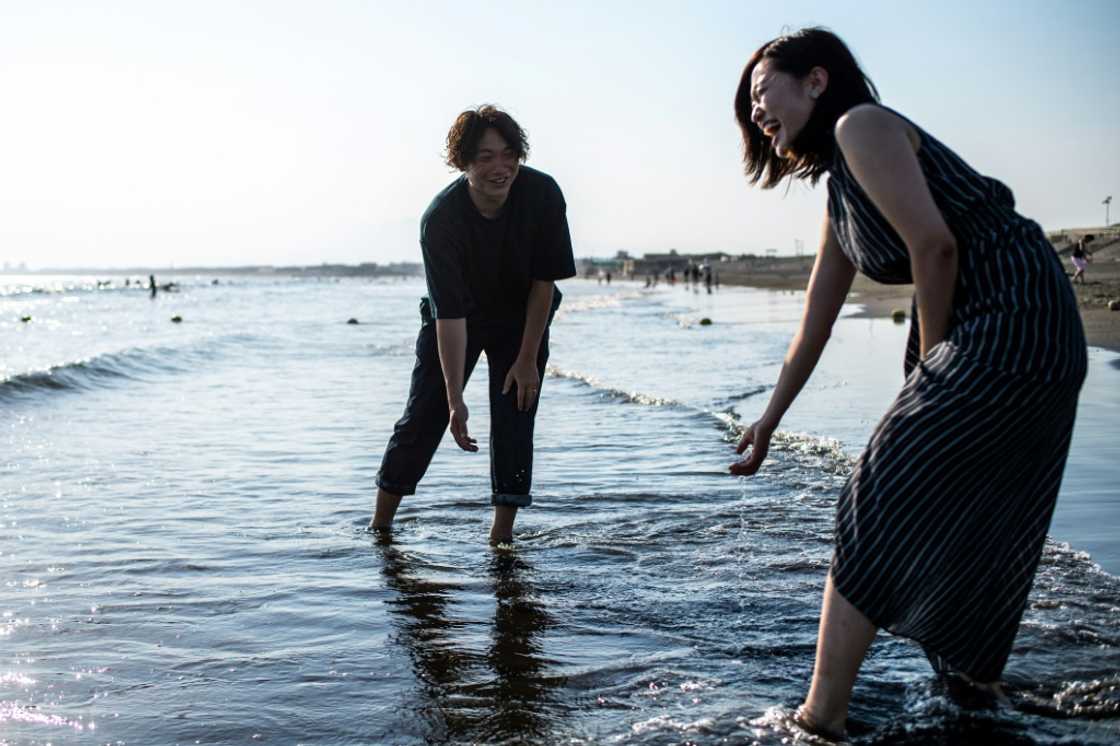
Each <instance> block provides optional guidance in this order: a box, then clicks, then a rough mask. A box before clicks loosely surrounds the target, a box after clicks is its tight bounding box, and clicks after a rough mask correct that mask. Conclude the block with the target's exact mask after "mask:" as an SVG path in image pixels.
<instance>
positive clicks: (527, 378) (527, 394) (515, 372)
mask: <svg viewBox="0 0 1120 746" xmlns="http://www.w3.org/2000/svg"><path fill="white" fill-rule="evenodd" d="M515 384H516V385H517V408H518V409H519V410H521V411H522V412H528V411H529V410H530V409H532V408H533V402H535V401H536V400H537V395H538V394H539V393H540V390H541V375H540V373H538V372H537V366H536V363H534V362H533V361H531V360H530V361H528V362H526V361H524V360H522V359H521V358H520V357H518V358H517V360H516V361H515V362H514V364H513V367H512V368H510V369H509V373H506V382H505V383H504V384H502V393H503V394H508V393H509V390H510V387H511V386H513V385H515Z"/></svg>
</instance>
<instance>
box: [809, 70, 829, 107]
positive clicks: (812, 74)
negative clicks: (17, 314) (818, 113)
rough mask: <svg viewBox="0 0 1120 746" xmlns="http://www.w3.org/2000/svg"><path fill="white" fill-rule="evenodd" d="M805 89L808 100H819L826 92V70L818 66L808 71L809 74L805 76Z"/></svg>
mask: <svg viewBox="0 0 1120 746" xmlns="http://www.w3.org/2000/svg"><path fill="white" fill-rule="evenodd" d="M805 88H806V92H807V93H808V94H809V98H812V99H816V98H819V97H820V95H821V94H822V93H824V92H825V91H826V90H828V70H825V69H824V68H823V67H820V66H817V67H814V68H813V69H812V70H810V71H809V74H808V75H806V76H805Z"/></svg>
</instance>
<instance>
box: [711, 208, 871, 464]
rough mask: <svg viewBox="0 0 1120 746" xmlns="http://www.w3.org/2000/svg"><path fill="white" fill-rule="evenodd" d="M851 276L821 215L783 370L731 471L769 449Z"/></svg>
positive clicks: (759, 458) (827, 332) (758, 458)
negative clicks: (801, 305)
mask: <svg viewBox="0 0 1120 746" xmlns="http://www.w3.org/2000/svg"><path fill="white" fill-rule="evenodd" d="M855 274H856V269H855V267H854V266H852V263H851V262H850V261H848V258H847V257H846V256H844V253H843V252H842V251H840V244H839V242H838V241H837V240H836V234H835V233H833V231H832V225H831V223H830V222H829V220H828V216H825V219H824V225H823V226H822V228H821V247H820V249H819V250H818V251H817V260H816V262H815V263H814V264H813V273H812V274H811V275H810V276H809V287H808V290H807V292H806V294H805V311H804V312H803V313H802V315H801V325H800V327H798V330H797V334H795V335H794V337H793V341H792V342H790V345H789V351H788V352H786V359H785V362H784V364H783V365H782V372H781V373H780V374H779V375H778V383H777V385H776V386H775V387H774V392H773V393H772V394H771V395H770V403H769V404H767V405H766V411H765V412H763V414H762V417H760V418H759V419H758V420H757V421H756V422H754V423H753V424H752V425H751V426H750V427H748V428H747V431H746V433H744V434H743V438H742V440H740V441H739V447H738V448H737V449H736V450H737V452H738V453H743V452H744V451H745V450H746V449H747V446H750V447H751V452H750V453H749V454H747V457H746V458H745V459H743V460H742V461H739V462H736V463H734V464H732V465H731V473H732V474H737V475H741V476H749V475H751V474H754V473H755V472H756V471H758V467H759V466H761V465H762V462H763V460H764V459H765V458H766V453H767V452H768V451H769V450H770V436H771V435H772V434H773V433H774V430H775V429H776V428H777V427H778V423H779V422H781V420H782V416H783V415H784V414H785V413H786V410H787V409H789V407H790V405H791V404H793V400H794V399H796V398H797V395H798V393H800V392H801V389H802V387H803V386H804V385H805V382H806V381H808V380H809V376H810V374H812V372H813V368H815V367H816V365H817V361H818V360H820V357H821V352H823V351H824V346H825V344H826V343H827V342H828V338H829V336H830V335H831V334H832V325H833V324H834V323H835V322H836V317H837V316H838V315H839V314H840V308H841V307H842V306H843V305H844V299H845V298H847V297H848V291H849V290H851V287H852V280H853V279H854V278H855Z"/></svg>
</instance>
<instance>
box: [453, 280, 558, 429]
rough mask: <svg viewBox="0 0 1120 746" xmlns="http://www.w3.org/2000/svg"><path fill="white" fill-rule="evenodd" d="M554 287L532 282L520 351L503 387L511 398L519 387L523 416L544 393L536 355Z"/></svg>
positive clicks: (541, 282) (538, 350)
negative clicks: (539, 394)
mask: <svg viewBox="0 0 1120 746" xmlns="http://www.w3.org/2000/svg"><path fill="white" fill-rule="evenodd" d="M553 287H554V285H553V282H552V280H533V285H532V287H531V288H529V300H528V302H527V304H526V306H525V330H524V331H523V332H522V333H521V349H520V350H519V351H518V353H517V359H516V360H515V361H514V363H513V367H512V368H510V369H509V373H507V374H506V380H505V384H503V385H502V393H503V394H508V393H509V390H510V387H512V386H513V385H514V384H516V385H517V408H518V409H519V410H521V411H522V412H527V411H528V410H530V409H532V407H533V402H534V401H535V400H536V398H537V394H538V392H540V390H541V376H540V373H539V372H538V371H537V354H538V353H539V352H540V349H541V339H542V338H543V337H544V330H545V327H547V326H548V314H549V312H550V311H551V310H552V292H553ZM464 349H465V348H464ZM448 390H449V391H450V389H448Z"/></svg>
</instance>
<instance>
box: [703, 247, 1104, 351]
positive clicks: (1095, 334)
mask: <svg viewBox="0 0 1120 746" xmlns="http://www.w3.org/2000/svg"><path fill="white" fill-rule="evenodd" d="M1118 244H1120V242H1113V243H1111V244H1107V245H1105V246H1101V247H1097V250H1096V252H1095V261H1094V263H1093V264H1091V265H1089V269H1088V271H1087V273H1086V274H1087V277H1088V282H1086V284H1084V285H1074V286H1073V288H1074V291H1075V292H1076V293H1077V300H1078V306H1080V308H1081V320H1082V323H1083V324H1084V325H1085V337H1086V339H1087V340H1088V342H1089V344H1090V345H1091V346H1093V347H1103V348H1105V349H1107V350H1112V351H1113V352H1120V311H1110V310H1108V303H1109V301H1110V300H1120V251H1118ZM1060 253H1061V252H1060ZM1061 258H1062V263H1063V264H1064V265H1067V269H1068V264H1069V262H1068V261H1067V259H1066V258H1065V256H1062V257H1061ZM812 261H813V260H812V258H811V257H810V258H801V257H790V258H785V257H783V258H776V259H773V260H770V261H768V262H759V263H758V264H757V266H755V267H753V268H752V270H751V271H750V272H749V273H743V272H723V271H720V270H719V269H718V267H717V271H718V272H719V276H720V283H721V284H723V285H735V286H740V287H753V288H762V289H769V290H805V288H806V286H807V285H808V284H809V273H810V271H811V270H812ZM913 293H914V286H913V285H882V284H879V283H876V282H873V281H872V280H869V279H867V278H866V277H864V276H863V275H857V276H856V279H855V282H854V283H853V285H852V293H851V295H849V296H848V301H847V303H848V304H859V305H862V306H863V309H862V310H861V311H859V312H857V313H856V314H854V315H853V316H849V317H848V318H885V317H888V316H890V315H891V314H892V313H893V312H894V311H896V310H902V311H905V312H906V316H907V317H909V316H910V300H911V297H912V296H913Z"/></svg>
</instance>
